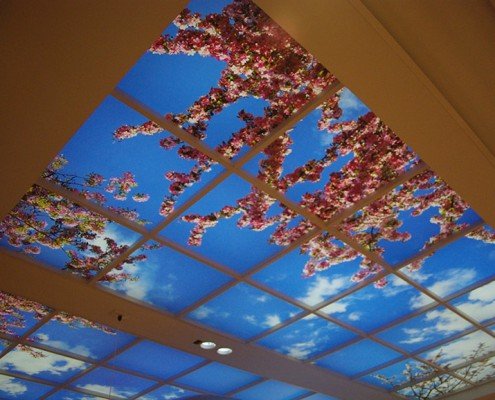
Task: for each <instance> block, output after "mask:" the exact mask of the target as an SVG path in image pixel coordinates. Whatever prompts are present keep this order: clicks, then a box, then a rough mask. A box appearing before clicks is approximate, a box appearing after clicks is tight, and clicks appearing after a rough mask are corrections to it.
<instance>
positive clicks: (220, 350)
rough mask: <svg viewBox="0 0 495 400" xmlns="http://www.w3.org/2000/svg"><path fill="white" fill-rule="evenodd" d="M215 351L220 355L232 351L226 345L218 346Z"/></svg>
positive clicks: (226, 354) (225, 354)
mask: <svg viewBox="0 0 495 400" xmlns="http://www.w3.org/2000/svg"><path fill="white" fill-rule="evenodd" d="M217 353H218V354H220V355H221V356H228V355H229V354H231V353H232V349H229V348H228V347H220V348H219V349H218V350H217Z"/></svg>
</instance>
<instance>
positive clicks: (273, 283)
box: [252, 240, 362, 306]
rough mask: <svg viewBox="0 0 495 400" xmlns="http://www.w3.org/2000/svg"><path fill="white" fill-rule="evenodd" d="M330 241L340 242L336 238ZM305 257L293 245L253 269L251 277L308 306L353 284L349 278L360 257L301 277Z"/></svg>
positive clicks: (314, 304)
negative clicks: (262, 265) (261, 265)
mask: <svg viewBox="0 0 495 400" xmlns="http://www.w3.org/2000/svg"><path fill="white" fill-rule="evenodd" d="M334 242H335V243H337V244H340V245H342V246H344V244H343V243H341V242H339V241H337V240H334ZM309 259H310V257H309V255H308V254H306V253H301V250H300V249H295V250H293V251H291V252H290V253H288V254H287V255H285V256H283V257H282V258H280V259H278V260H277V261H275V262H274V263H272V264H270V265H269V266H267V267H265V268H263V269H262V270H261V271H260V272H257V273H255V274H254V275H253V277H252V279H253V280H255V281H256V282H259V283H262V284H264V285H266V286H268V287H270V288H272V289H275V290H276V291H278V292H280V293H283V294H285V295H288V296H290V297H293V298H294V299H296V300H298V301H300V302H302V303H304V304H307V305H308V306H316V305H317V304H318V303H321V302H323V301H326V300H328V299H330V298H332V297H334V296H336V295H338V294H339V293H341V292H342V291H344V290H345V289H348V288H350V287H351V286H354V285H355V284H356V283H355V282H352V281H351V278H352V276H353V275H354V273H355V272H356V271H357V270H358V268H359V263H360V262H361V260H362V259H361V258H360V257H359V258H357V259H355V260H353V261H348V262H344V263H341V264H338V265H334V266H332V267H331V268H329V269H327V270H325V271H321V272H318V273H317V274H315V275H314V276H312V277H309V278H304V277H303V276H302V272H303V268H304V265H305V264H306V262H307V261H308V260H309Z"/></svg>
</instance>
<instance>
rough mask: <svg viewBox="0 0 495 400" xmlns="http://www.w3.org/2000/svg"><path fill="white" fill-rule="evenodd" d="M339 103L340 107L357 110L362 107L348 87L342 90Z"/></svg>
mask: <svg viewBox="0 0 495 400" xmlns="http://www.w3.org/2000/svg"><path fill="white" fill-rule="evenodd" d="M339 105H340V107H341V108H342V109H347V110H359V109H361V108H363V107H365V106H364V105H363V103H362V102H361V101H360V100H359V99H358V98H357V97H356V96H355V95H354V94H353V93H352V92H351V91H350V90H348V89H345V90H343V91H342V95H341V96H340V101H339Z"/></svg>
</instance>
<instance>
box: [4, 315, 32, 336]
mask: <svg viewBox="0 0 495 400" xmlns="http://www.w3.org/2000/svg"><path fill="white" fill-rule="evenodd" d="M17 312H18V313H19V315H20V317H21V319H22V321H23V323H22V326H14V325H15V323H16V321H17V318H14V317H12V316H11V315H6V316H5V322H6V324H7V325H8V329H9V330H10V331H12V333H13V335H14V336H22V335H23V334H24V333H26V332H27V331H29V330H30V329H31V328H33V327H34V325H36V323H37V322H38V321H39V320H38V319H37V318H36V315H35V313H34V312H27V311H21V310H18V311H17ZM9 322H10V323H11V324H14V325H9Z"/></svg>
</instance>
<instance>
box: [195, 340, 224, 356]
mask: <svg viewBox="0 0 495 400" xmlns="http://www.w3.org/2000/svg"><path fill="white" fill-rule="evenodd" d="M199 347H201V348H202V349H203V350H213V349H214V348H216V347H217V344H216V343H214V342H201V343H200V344H199ZM217 353H218V354H220V355H221V356H228V355H229V354H231V353H232V349H230V348H228V347H219V348H218V349H217Z"/></svg>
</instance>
